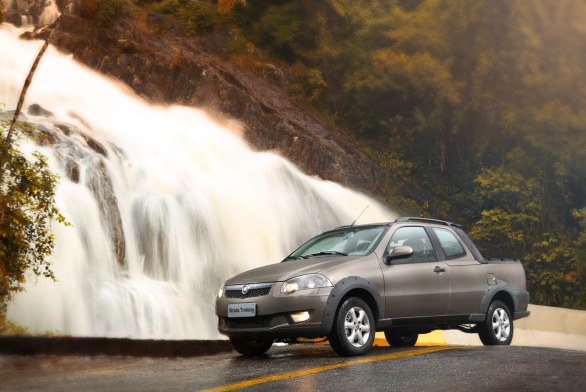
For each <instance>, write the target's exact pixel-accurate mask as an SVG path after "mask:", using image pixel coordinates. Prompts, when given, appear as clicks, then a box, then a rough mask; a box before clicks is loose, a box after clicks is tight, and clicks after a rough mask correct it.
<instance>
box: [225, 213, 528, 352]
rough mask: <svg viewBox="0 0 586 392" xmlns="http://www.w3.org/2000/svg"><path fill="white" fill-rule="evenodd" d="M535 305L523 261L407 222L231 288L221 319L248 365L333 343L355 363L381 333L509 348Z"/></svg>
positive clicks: (327, 247)
mask: <svg viewBox="0 0 586 392" xmlns="http://www.w3.org/2000/svg"><path fill="white" fill-rule="evenodd" d="M528 302H529V293H528V292H527V290H526V281H525V271H524V269H523V266H522V265H521V262H520V261H519V260H514V259H486V258H484V257H483V256H482V254H481V253H480V251H479V250H478V249H477V248H476V246H475V245H474V243H473V242H472V240H471V239H470V238H469V237H468V236H467V235H466V233H465V232H464V231H463V230H462V228H461V227H460V226H459V225H456V224H453V223H450V222H445V221H439V220H432V219H424V218H399V219H397V220H396V221H395V222H390V223H385V224H374V225H361V226H345V227H340V228H338V229H335V230H332V231H328V232H325V233H323V234H320V235H318V236H317V237H314V238H312V239H311V240H309V241H308V242H306V243H305V244H303V245H302V246H301V247H300V248H299V249H297V250H296V251H295V252H293V253H291V254H290V255H289V256H288V257H287V258H285V260H283V261H282V262H280V263H277V264H272V265H268V266H265V267H260V268H256V269H253V270H250V271H247V272H244V273H241V274H239V275H237V276H235V277H233V278H231V279H229V280H228V281H226V283H225V285H224V286H223V287H222V288H221V289H220V293H219V295H218V298H217V301H216V314H217V315H218V318H219V322H218V328H219V331H220V333H222V334H224V335H227V336H228V337H229V338H230V341H231V342H232V345H233V346H234V348H235V349H236V351H238V352H239V353H241V354H244V355H259V354H262V353H264V352H266V351H267V350H268V349H269V348H270V347H271V345H272V344H273V342H274V341H275V340H284V341H291V340H292V339H296V338H300V337H305V338H315V337H322V336H326V337H327V338H328V340H329V342H330V344H331V346H332V348H333V349H334V350H335V351H336V352H337V353H338V354H340V355H343V356H351V355H362V354H365V353H367V352H368V351H369V350H370V348H371V346H372V343H373V340H374V335H375V331H383V332H384V334H385V337H386V339H387V341H388V342H389V344H390V345H391V346H412V345H414V344H415V342H416V341H417V337H418V335H419V334H422V333H427V332H431V331H433V330H436V329H442V330H445V329H458V330H461V331H463V332H468V333H478V335H479V336H480V339H481V341H482V342H483V343H484V344H485V345H506V344H510V343H511V340H512V339H513V320H516V319H518V318H521V317H527V316H528V315H529V312H528V311H527V304H528Z"/></svg>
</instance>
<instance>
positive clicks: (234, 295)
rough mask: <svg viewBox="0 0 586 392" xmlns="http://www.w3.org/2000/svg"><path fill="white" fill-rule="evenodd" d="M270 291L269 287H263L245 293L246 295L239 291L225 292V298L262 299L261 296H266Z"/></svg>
mask: <svg viewBox="0 0 586 392" xmlns="http://www.w3.org/2000/svg"><path fill="white" fill-rule="evenodd" d="M269 291H271V288H270V287H265V288H262V289H251V290H249V291H248V293H246V295H244V294H242V289H241V290H226V298H241V299H243V298H252V297H262V296H263V295H267V294H268V293H269Z"/></svg>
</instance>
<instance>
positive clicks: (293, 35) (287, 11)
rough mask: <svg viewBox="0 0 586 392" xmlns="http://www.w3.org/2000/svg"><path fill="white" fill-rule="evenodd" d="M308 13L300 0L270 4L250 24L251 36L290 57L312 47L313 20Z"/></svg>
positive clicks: (313, 36) (297, 55) (296, 56)
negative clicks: (252, 23) (256, 21)
mask: <svg viewBox="0 0 586 392" xmlns="http://www.w3.org/2000/svg"><path fill="white" fill-rule="evenodd" d="M307 16H308V15H307V14H305V13H304V8H303V4H302V3H301V2H296V1H294V2H285V3H284V4H279V5H272V6H269V7H268V8H267V10H266V11H265V13H264V14H263V16H262V17H261V18H260V20H259V21H258V23H256V24H255V25H254V26H253V29H252V31H253V39H254V40H255V41H256V42H257V43H258V44H260V45H261V46H265V47H266V46H268V47H270V48H271V49H272V50H273V52H275V53H276V54H278V55H279V56H281V57H282V58H283V59H285V60H287V61H293V60H294V59H297V58H300V57H302V56H304V54H305V53H306V52H307V51H310V50H311V49H312V48H313V47H314V39H315V28H314V24H313V21H314V20H313V18H311V17H307Z"/></svg>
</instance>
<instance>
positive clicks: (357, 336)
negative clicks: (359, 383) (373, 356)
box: [328, 297, 376, 357]
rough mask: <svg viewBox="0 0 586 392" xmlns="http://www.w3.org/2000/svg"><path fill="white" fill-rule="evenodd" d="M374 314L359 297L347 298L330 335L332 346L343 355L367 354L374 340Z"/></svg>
mask: <svg viewBox="0 0 586 392" xmlns="http://www.w3.org/2000/svg"><path fill="white" fill-rule="evenodd" d="M374 322H375V321H374V316H373V315H372V311H371V310H370V307H369V306H368V304H367V303H366V302H365V301H364V300H362V299H360V298H357V297H350V298H348V299H346V300H345V301H344V302H343V303H342V305H341V306H340V308H339V309H338V313H336V317H335V318H334V325H333V326H332V331H331V333H330V335H329V336H328V340H329V341H330V346H332V348H333V349H334V351H335V352H336V353H338V354H339V355H341V356H343V357H351V356H356V355H364V354H366V353H367V352H368V351H369V350H370V348H371V347H372V343H373V342H374V334H375V330H376V328H375V324H374Z"/></svg>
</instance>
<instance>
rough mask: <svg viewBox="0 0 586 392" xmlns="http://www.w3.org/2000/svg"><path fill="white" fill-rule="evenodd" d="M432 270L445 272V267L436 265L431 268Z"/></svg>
mask: <svg viewBox="0 0 586 392" xmlns="http://www.w3.org/2000/svg"><path fill="white" fill-rule="evenodd" d="M433 272H437V273H438V274H439V273H440V272H446V269H445V268H441V267H440V266H437V265H436V266H435V268H434V269H433Z"/></svg>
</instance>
